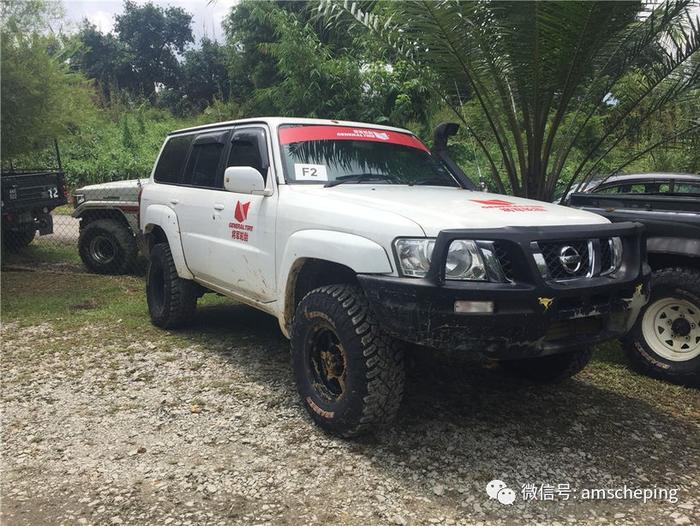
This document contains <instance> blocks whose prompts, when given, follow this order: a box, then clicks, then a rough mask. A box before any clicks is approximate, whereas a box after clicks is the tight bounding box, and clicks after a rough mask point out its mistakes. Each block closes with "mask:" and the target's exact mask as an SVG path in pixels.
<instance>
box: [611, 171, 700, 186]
mask: <svg viewBox="0 0 700 526" xmlns="http://www.w3.org/2000/svg"><path fill="white" fill-rule="evenodd" d="M656 179H673V180H674V181H694V182H700V175H696V174H682V173H671V172H650V173H636V174H625V175H613V176H610V177H608V178H607V179H605V181H603V182H602V183H601V184H602V185H608V184H612V183H624V182H626V181H641V180H649V181H653V180H656Z"/></svg>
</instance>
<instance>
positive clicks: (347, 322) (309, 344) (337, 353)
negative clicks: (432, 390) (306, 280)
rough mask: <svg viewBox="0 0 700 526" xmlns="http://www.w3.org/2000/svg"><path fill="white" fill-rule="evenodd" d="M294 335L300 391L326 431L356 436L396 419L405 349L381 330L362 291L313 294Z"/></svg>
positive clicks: (331, 288)
mask: <svg viewBox="0 0 700 526" xmlns="http://www.w3.org/2000/svg"><path fill="white" fill-rule="evenodd" d="M291 332H292V334H291V351H292V368H293V371H294V377H295V380H296V384H297V389H298V391H299V395H300V397H301V401H302V404H304V407H306V409H307V411H308V412H309V414H310V415H311V418H312V419H313V420H314V421H315V422H316V423H317V424H318V425H319V426H320V427H321V428H323V429H324V430H326V431H328V432H330V433H333V434H335V435H339V436H343V437H354V436H358V435H361V434H364V433H368V432H370V431H372V430H374V429H376V428H377V427H379V426H382V425H384V424H387V423H389V422H391V420H393V419H394V417H395V416H396V413H397V411H398V408H399V405H400V403H401V399H402V396H403V388H404V381H405V370H404V363H403V350H402V349H401V348H400V346H399V344H398V342H397V341H396V340H394V339H393V338H391V337H389V336H388V335H386V334H384V333H383V332H382V331H381V330H380V328H379V326H378V325H377V323H376V322H375V320H374V319H373V317H372V314H371V312H370V310H369V306H368V304H367V300H366V298H365V296H364V294H363V293H362V291H361V290H360V289H359V288H358V287H356V286H352V285H328V286H324V287H320V288H318V289H315V290H312V291H311V292H309V293H308V294H307V295H306V296H305V297H304V298H303V299H302V300H301V302H300V303H299V305H298V306H297V309H296V313H295V315H294V320H293V321H292V331H291Z"/></svg>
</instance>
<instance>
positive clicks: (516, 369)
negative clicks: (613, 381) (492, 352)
mask: <svg viewBox="0 0 700 526" xmlns="http://www.w3.org/2000/svg"><path fill="white" fill-rule="evenodd" d="M592 355H593V350H592V349H591V348H590V347H584V348H582V349H578V350H576V351H569V352H565V353H560V354H552V355H550V356H541V357H539V358H526V359H523V360H503V361H502V362H501V367H503V368H504V369H505V370H506V371H508V372H509V373H511V374H513V375H515V376H519V377H521V378H525V379H527V380H531V381H533V382H539V383H558V382H563V381H564V380H566V379H568V378H571V377H572V376H575V375H576V374H578V373H580V372H581V371H582V370H583V369H584V368H585V367H586V365H588V362H590V361H591V356H592Z"/></svg>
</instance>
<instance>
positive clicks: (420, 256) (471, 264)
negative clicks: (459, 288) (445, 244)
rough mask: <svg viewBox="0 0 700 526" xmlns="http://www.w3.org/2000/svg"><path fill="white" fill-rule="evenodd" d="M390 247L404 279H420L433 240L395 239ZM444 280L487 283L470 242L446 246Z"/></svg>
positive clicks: (472, 243)
mask: <svg viewBox="0 0 700 526" xmlns="http://www.w3.org/2000/svg"><path fill="white" fill-rule="evenodd" d="M394 247H395V248H396V256H397V258H398V260H399V265H400V266H401V273H402V274H403V275H404V276H410V277H414V278H422V277H424V276H425V275H426V274H427V272H428V269H429V268H430V261H431V259H432V256H433V249H434V248H435V240H434V239H397V240H396V241H395V242H394ZM445 278H446V279H455V280H478V281H485V280H486V279H487V274H486V267H485V265H484V260H483V258H482V256H481V252H480V251H479V248H478V247H477V246H476V243H475V242H474V241H471V240H462V239H459V240H455V241H453V242H452V243H451V244H450V248H449V249H448V251H447V259H446V261H445Z"/></svg>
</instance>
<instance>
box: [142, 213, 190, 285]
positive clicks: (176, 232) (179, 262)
mask: <svg viewBox="0 0 700 526" xmlns="http://www.w3.org/2000/svg"><path fill="white" fill-rule="evenodd" d="M142 217H143V223H144V224H143V233H144V235H148V234H150V233H151V231H152V230H153V228H154V227H156V226H157V227H160V228H161V229H162V230H163V232H165V237H166V238H167V239H168V245H170V252H171V253H172V255H173V261H174V262H175V268H176V269H177V275H178V276H180V277H181V278H184V279H193V278H194V276H193V275H192V272H190V269H189V268H187V262H186V261H185V254H184V252H183V250H182V241H181V238H180V224H179V223H178V220H177V214H176V213H175V211H174V210H173V209H172V208H169V207H167V206H165V205H150V206H149V207H148V208H146V210H145V211H144V212H143V216H142Z"/></svg>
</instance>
